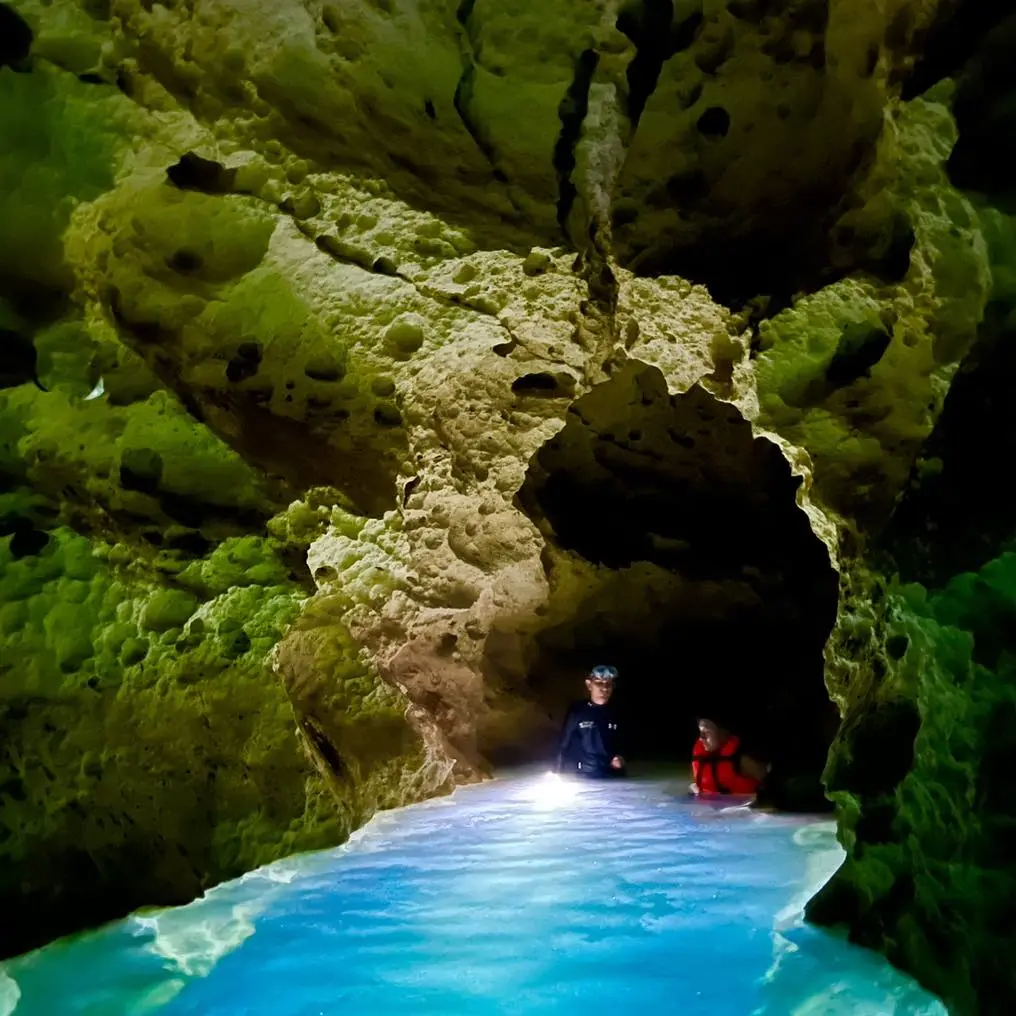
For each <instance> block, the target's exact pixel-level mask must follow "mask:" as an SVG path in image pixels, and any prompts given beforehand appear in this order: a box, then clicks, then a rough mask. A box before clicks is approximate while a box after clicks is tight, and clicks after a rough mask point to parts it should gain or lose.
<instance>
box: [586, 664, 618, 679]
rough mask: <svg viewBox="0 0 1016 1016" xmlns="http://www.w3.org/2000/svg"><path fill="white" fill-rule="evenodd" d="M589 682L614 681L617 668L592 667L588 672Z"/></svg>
mask: <svg viewBox="0 0 1016 1016" xmlns="http://www.w3.org/2000/svg"><path fill="white" fill-rule="evenodd" d="M589 679H590V680H591V681H616V680H617V667H593V669H592V670H591V671H589Z"/></svg>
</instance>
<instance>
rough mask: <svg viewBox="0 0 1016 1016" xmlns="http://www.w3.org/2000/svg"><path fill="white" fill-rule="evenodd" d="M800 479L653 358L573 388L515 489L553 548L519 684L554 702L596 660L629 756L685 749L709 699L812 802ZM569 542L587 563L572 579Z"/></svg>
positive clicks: (817, 648) (817, 601) (819, 579)
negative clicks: (578, 394) (556, 429)
mask: <svg viewBox="0 0 1016 1016" xmlns="http://www.w3.org/2000/svg"><path fill="white" fill-rule="evenodd" d="M798 483H799V480H798V479H797V478H796V477H793V476H792V475H791V473H790V469H789V466H788V465H787V463H786V460H785V459H784V458H783V456H782V455H781V453H780V452H779V450H778V449H777V448H776V447H775V446H774V445H772V444H771V443H769V442H768V441H765V440H756V439H755V438H754V437H753V435H752V432H751V428H750V426H749V424H748V423H747V422H746V421H745V420H743V419H742V418H741V416H740V414H739V413H738V412H737V410H736V409H734V408H733V407H732V406H729V405H727V404H725V403H721V402H719V401H718V400H716V399H714V398H713V397H712V396H711V395H709V394H708V393H707V392H705V391H704V390H702V389H700V388H697V387H696V388H693V389H692V390H691V391H689V392H688V393H686V394H684V395H680V396H676V397H671V396H670V395H669V394H668V393H667V391H666V386H665V383H664V379H663V377H662V375H661V374H660V372H659V371H658V370H656V369H655V368H646V367H644V366H643V365H640V364H632V365H629V366H628V367H626V368H625V369H624V370H622V371H621V372H619V373H618V374H617V375H615V377H614V378H613V379H612V380H611V381H610V382H608V383H607V384H604V385H601V386H599V387H597V388H596V389H594V390H593V391H592V392H590V393H589V394H588V395H586V396H585V397H583V398H582V399H580V400H578V401H577V402H576V403H575V405H574V406H573V407H572V409H571V411H570V418H569V420H568V423H567V424H566V426H565V427H564V429H563V430H562V431H561V432H560V433H559V434H558V435H556V437H555V438H553V439H552V440H551V441H550V442H548V443H547V444H546V445H545V446H544V447H543V448H542V449H541V450H540V451H539V452H538V453H537V455H536V456H535V457H534V460H533V461H532V463H531V465H530V469H529V474H528V477H527V480H526V483H525V484H524V486H523V488H522V490H521V491H520V493H519V501H520V503H521V506H522V507H523V509H524V510H525V511H526V512H527V514H528V515H529V516H530V517H531V518H532V519H533V520H534V521H536V523H537V524H538V525H539V526H540V527H541V528H542V529H543V531H544V532H545V534H546V535H547V537H548V542H549V543H550V544H551V545H552V547H555V548H559V549H560V551H563V552H565V553H564V554H563V555H559V554H557V553H554V552H551V553H548V555H547V567H548V574H549V578H550V582H551V588H552V593H551V598H550V602H549V603H548V606H547V615H546V616H547V617H548V618H554V619H556V620H555V621H554V623H551V624H550V626H549V627H547V628H546V629H545V630H544V631H543V632H541V633H540V634H539V635H538V636H537V637H536V640H537V644H536V653H535V664H534V665H533V666H532V667H531V669H530V674H529V678H528V681H529V693H530V694H531V695H532V697H533V698H535V699H536V700H537V701H539V702H541V703H542V704H545V705H546V707H547V708H548V709H549V710H550V711H552V712H553V713H554V714H555V715H557V714H559V713H560V711H561V710H562V709H563V708H564V706H565V704H566V702H567V700H568V699H569V697H571V696H572V695H575V694H578V693H579V692H580V691H581V688H582V684H581V679H582V676H583V674H584V672H585V671H586V670H587V669H588V667H590V666H592V665H594V664H597V663H612V664H614V665H615V666H617V667H619V668H620V671H621V681H620V683H619V685H618V691H617V695H616V702H617V704H618V706H619V708H620V709H621V710H622V713H623V715H624V716H625V717H626V718H627V720H628V724H629V731H630V734H631V736H632V739H633V741H634V746H635V748H634V752H633V754H634V755H635V756H637V757H641V758H642V759H643V760H657V761H682V762H683V761H686V759H687V756H688V754H689V751H690V748H691V745H692V742H693V741H694V738H695V719H696V714H697V713H699V712H708V713H715V714H717V718H718V719H720V720H725V721H726V722H727V723H729V725H730V726H731V727H732V728H733V729H735V730H737V731H738V732H739V733H740V734H741V735H742V736H743V738H744V740H745V741H746V742H747V744H748V745H749V746H750V747H751V748H753V749H754V750H755V751H756V752H757V753H759V754H761V755H763V756H764V757H765V758H766V759H767V760H771V761H772V762H773V765H774V769H775V771H776V773H777V774H778V776H779V779H778V780H774V788H775V793H776V795H777V796H778V797H779V798H780V799H781V801H782V802H783V803H790V804H796V805H797V806H800V807H806V808H810V807H814V806H816V804H820V803H821V802H822V797H821V793H820V791H819V789H818V777H819V775H820V773H821V770H822V767H823V765H824V762H825V755H826V751H827V749H828V746H829V743H830V741H831V739H832V736H833V734H834V733H835V730H836V726H837V722H838V714H837V711H836V709H835V707H834V706H833V705H832V703H831V702H830V701H829V698H828V695H827V693H826V689H825V685H824V682H823V657H822V649H823V646H824V644H825V641H826V638H827V637H828V634H829V631H830V628H831V626H832V623H833V621H834V618H835V613H836V597H837V580H836V575H835V573H834V572H833V570H832V568H831V567H830V565H829V560H828V556H827V554H826V551H825V548H824V547H823V546H822V544H821V543H820V541H819V540H818V539H817V538H816V537H815V535H814V534H813V533H812V531H811V529H810V526H809V524H808V520H807V517H806V516H805V514H804V513H803V512H802V511H801V510H800V509H799V508H798V507H797V505H796V502H795V495H796V489H797V485H798ZM572 555H573V556H574V557H572ZM576 558H577V559H581V560H582V561H584V562H588V563H589V564H591V565H595V566H598V567H597V568H595V569H593V568H589V567H588V566H582V565H581V564H580V568H582V569H583V570H584V571H586V572H588V576H587V578H586V579H584V580H583V581H582V582H580V583H576V582H575V580H574V578H569V576H573V575H574V572H575V568H574V567H573V566H572V564H571V563H570V561H574V560H575V559H576ZM561 618H564V619H565V620H563V621H562V620H560V619H561Z"/></svg>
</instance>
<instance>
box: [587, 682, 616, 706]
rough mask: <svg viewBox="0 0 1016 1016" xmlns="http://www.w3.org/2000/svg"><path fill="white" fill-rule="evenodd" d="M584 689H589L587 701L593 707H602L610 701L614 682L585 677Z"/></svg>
mask: <svg viewBox="0 0 1016 1016" xmlns="http://www.w3.org/2000/svg"><path fill="white" fill-rule="evenodd" d="M586 687H587V688H588V689H589V701H590V702H592V703H593V705H594V706H603V705H606V704H607V703H608V702H609V701H610V696H611V695H613V694H614V682H613V681H605V680H603V678H599V677H587V678H586Z"/></svg>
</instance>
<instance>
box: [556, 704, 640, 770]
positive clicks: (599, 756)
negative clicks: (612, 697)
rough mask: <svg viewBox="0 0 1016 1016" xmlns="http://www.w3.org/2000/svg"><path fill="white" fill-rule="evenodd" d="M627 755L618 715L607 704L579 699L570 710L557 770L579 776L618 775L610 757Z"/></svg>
mask: <svg viewBox="0 0 1016 1016" xmlns="http://www.w3.org/2000/svg"><path fill="white" fill-rule="evenodd" d="M615 755H620V756H621V757H622V758H623V757H624V751H623V750H622V748H621V736H620V734H619V733H618V720H617V714H616V713H615V712H614V710H613V709H611V707H610V704H609V703H608V704H607V705H605V706H597V705H593V703H592V702H577V703H576V704H575V705H573V706H572V707H571V709H570V710H569V711H568V716H567V717H566V719H565V721H564V727H563V728H562V730H561V741H560V743H559V745H558V749H557V771H558V772H559V773H576V774H578V775H580V776H619V775H621V770H619V769H612V768H611V767H610V760H611V759H612V758H613V757H614V756H615Z"/></svg>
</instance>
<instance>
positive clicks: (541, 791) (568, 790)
mask: <svg viewBox="0 0 1016 1016" xmlns="http://www.w3.org/2000/svg"><path fill="white" fill-rule="evenodd" d="M578 791H579V788H578V786H577V784H576V782H575V781H574V780H564V779H562V778H561V775H560V773H544V775H543V778H542V779H539V780H536V781H535V782H534V783H533V785H532V787H531V788H530V792H529V793H528V794H527V795H526V796H527V797H528V798H529V800H530V801H532V803H533V804H535V805H536V806H537V807H538V808H542V809H545V810H551V809H553V808H560V807H561V806H562V805H565V804H568V802H569V801H571V800H573V799H574V798H575V797H576V795H577V794H578Z"/></svg>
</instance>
